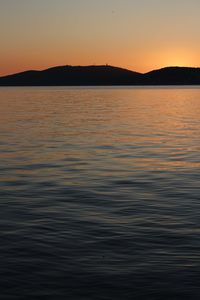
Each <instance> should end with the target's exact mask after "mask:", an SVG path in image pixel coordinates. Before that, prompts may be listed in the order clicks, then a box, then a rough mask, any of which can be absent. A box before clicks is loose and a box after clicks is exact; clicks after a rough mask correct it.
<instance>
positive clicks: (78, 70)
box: [0, 65, 200, 87]
mask: <svg viewBox="0 0 200 300" xmlns="http://www.w3.org/2000/svg"><path fill="white" fill-rule="evenodd" d="M177 85H180V86H198V85H200V68H191V67H166V68H162V69H158V70H153V71H150V72H148V73H144V74H143V73H138V72H134V71H130V70H127V69H123V68H119V67H113V66H109V65H100V66H59V67H53V68H49V69H46V70H43V71H35V70H31V71H25V72H20V73H16V74H13V75H7V76H3V77H0V86H14V87H17V86H22V87H23V86H30V87H33V86H72V87H76V86H77V87H78V86H80V87H82V86H85V87H87V86H99V87H100V86H177Z"/></svg>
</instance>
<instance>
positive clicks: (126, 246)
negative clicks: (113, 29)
mask: <svg viewBox="0 0 200 300" xmlns="http://www.w3.org/2000/svg"><path fill="white" fill-rule="evenodd" d="M199 282H200V87H199V86H196V87H187V86H186V87H179V86H173V87H1V88H0V299H2V300H8V299H9V300H10V299H13V300H38V299H45V300H46V299H48V300H59V299H62V300H63V299H66V300H118V299H119V300H127V299H131V300H143V299H144V300H158V299H159V300H160V299H161V300H166V299H167V300H179V299H181V300H184V299H187V300H191V299H200V285H199Z"/></svg>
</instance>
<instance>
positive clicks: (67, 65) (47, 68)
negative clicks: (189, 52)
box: [0, 64, 200, 78]
mask: <svg viewBox="0 0 200 300" xmlns="http://www.w3.org/2000/svg"><path fill="white" fill-rule="evenodd" d="M59 67H74V68H76V67H83V68H84V67H112V68H119V69H124V70H128V71H131V72H136V73H139V74H141V75H145V74H148V73H150V72H152V71H158V70H162V69H167V68H188V69H190V68H192V69H199V68H200V67H197V66H195V67H192V66H180V65H169V66H163V67H160V68H159V67H158V68H155V69H152V70H150V71H147V72H138V71H136V70H132V69H129V68H126V67H123V66H114V65H110V64H88V65H69V64H66V65H55V66H51V67H46V68H44V69H26V70H22V71H17V72H15V73H8V74H4V75H1V74H0V78H1V77H7V76H12V75H16V74H20V73H24V72H29V71H30V72H31V71H36V72H42V71H46V70H49V69H53V68H59Z"/></svg>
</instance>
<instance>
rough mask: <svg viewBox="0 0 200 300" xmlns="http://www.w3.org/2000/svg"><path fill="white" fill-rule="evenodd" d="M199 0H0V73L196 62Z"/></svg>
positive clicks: (142, 68)
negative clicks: (85, 66) (68, 67)
mask: <svg viewBox="0 0 200 300" xmlns="http://www.w3.org/2000/svg"><path fill="white" fill-rule="evenodd" d="M199 14H200V0H0V38H1V47H0V74H1V75H4V74H9V73H14V72H18V71H22V70H26V69H44V68H47V67H51V66H55V65H66V64H72V65H90V64H106V63H107V64H111V65H115V66H122V67H125V68H129V69H132V70H136V71H140V72H146V71H149V70H151V69H155V68H160V67H163V66H169V65H170V66H172V65H180V66H200V17H199Z"/></svg>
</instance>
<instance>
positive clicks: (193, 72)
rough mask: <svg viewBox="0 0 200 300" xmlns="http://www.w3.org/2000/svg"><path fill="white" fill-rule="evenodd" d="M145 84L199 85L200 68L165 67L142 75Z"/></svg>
mask: <svg viewBox="0 0 200 300" xmlns="http://www.w3.org/2000/svg"><path fill="white" fill-rule="evenodd" d="M144 79H145V82H146V84H151V85H195V84H200V68H189V67H166V68H162V69H159V70H154V71H151V72H148V73H146V74H144Z"/></svg>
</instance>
